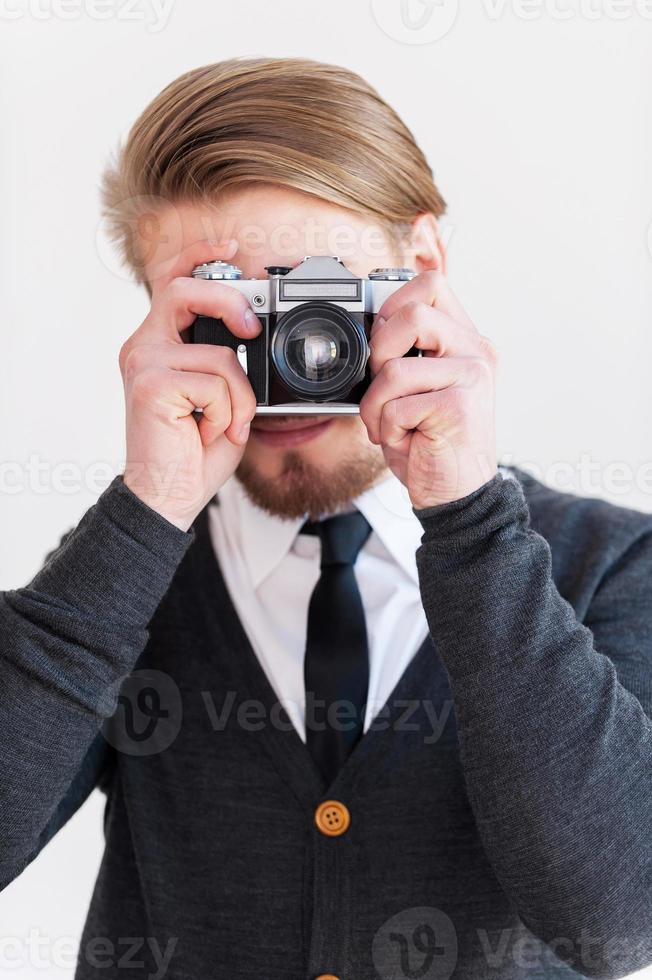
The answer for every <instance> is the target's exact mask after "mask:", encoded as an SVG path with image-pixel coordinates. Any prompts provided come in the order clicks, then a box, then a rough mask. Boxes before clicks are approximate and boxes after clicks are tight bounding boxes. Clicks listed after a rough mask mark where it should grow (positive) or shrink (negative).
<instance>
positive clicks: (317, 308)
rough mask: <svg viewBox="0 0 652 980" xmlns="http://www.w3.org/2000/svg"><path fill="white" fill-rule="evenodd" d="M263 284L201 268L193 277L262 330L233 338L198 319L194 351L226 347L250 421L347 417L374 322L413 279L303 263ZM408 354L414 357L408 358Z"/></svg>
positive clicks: (329, 260)
mask: <svg viewBox="0 0 652 980" xmlns="http://www.w3.org/2000/svg"><path fill="white" fill-rule="evenodd" d="M266 271H267V272H268V273H269V278H268V279H243V278H242V272H241V270H240V269H239V268H238V267H237V266H235V265H230V264H229V263H227V262H206V263H204V264H203V265H198V266H197V267H196V268H195V269H193V273H192V274H193V277H194V278H197V279H207V280H211V281H215V282H222V283H224V284H225V285H228V286H232V287H233V288H234V289H237V290H239V291H240V292H241V293H243V294H244V295H245V296H246V298H247V300H248V301H249V303H250V305H251V307H252V308H253V310H254V311H255V312H256V314H257V315H258V317H259V319H260V321H261V323H262V326H263V329H262V332H261V333H260V334H259V336H257V337H255V338H254V339H253V340H241V339H240V338H239V337H235V336H234V335H233V334H232V333H231V331H230V330H229V329H228V328H227V327H226V326H225V325H224V323H223V322H222V320H216V319H214V318H213V317H207V316H198V317H197V319H196V320H195V322H194V323H193V325H192V327H191V335H190V339H191V342H192V343H195V344H218V345H220V346H224V347H231V348H232V349H233V350H234V351H235V352H236V355H237V357H238V360H239V362H240V364H241V365H242V367H243V368H244V370H245V373H246V374H247V376H248V378H249V381H250V382H251V386H252V388H253V390H254V393H255V395H256V402H257V406H258V407H257V409H256V414H271V415H334V414H348V415H355V414H357V413H358V412H359V405H360V400H361V398H362V396H363V395H364V393H365V391H366V390H367V388H368V386H369V382H370V377H369V369H368V366H367V362H368V359H369V336H370V333H371V326H372V323H373V319H374V316H375V314H376V313H377V312H378V310H379V309H380V307H381V306H382V305H383V303H384V302H385V300H386V299H387V297H388V296H390V295H391V294H392V293H393V292H395V291H396V290H397V289H398V288H400V286H401V285H403V283H404V282H406V281H408V280H410V279H412V278H414V276H415V275H416V273H415V272H413V271H412V269H374V270H373V271H372V272H370V273H369V277H368V278H367V279H359V278H358V277H357V276H354V275H353V273H352V272H350V271H349V270H348V269H347V268H346V266H345V265H344V263H343V262H341V261H340V259H339V258H337V256H327V255H316V256H307V257H306V258H305V259H304V260H303V261H302V262H300V263H299V264H298V265H297V266H295V267H294V268H290V267H285V266H268V267H267V269H266ZM410 353H414V354H416V353H418V352H417V351H416V350H414V351H411V352H410Z"/></svg>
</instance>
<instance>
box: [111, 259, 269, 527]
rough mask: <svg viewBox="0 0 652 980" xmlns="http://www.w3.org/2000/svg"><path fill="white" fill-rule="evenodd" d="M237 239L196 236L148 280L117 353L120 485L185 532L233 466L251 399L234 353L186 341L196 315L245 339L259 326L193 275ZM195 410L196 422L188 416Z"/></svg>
mask: <svg viewBox="0 0 652 980" xmlns="http://www.w3.org/2000/svg"><path fill="white" fill-rule="evenodd" d="M236 250H237V243H236V242H233V241H227V242H219V243H215V242H199V243H197V244H196V245H193V246H192V247H191V248H189V249H187V250H186V251H185V252H184V253H183V255H182V256H180V258H179V262H178V263H177V265H176V268H175V273H176V275H175V276H174V277H173V278H168V279H166V280H165V281H162V282H159V283H155V284H154V286H153V297H152V307H151V310H150V312H149V314H148V315H147V317H146V318H145V320H144V321H143V323H142V324H141V326H140V327H139V328H138V330H136V332H135V333H134V334H133V335H132V336H131V337H130V338H129V340H127V342H126V343H125V344H124V346H123V347H122V350H121V351H120V370H121V372H122V377H123V381H124V387H125V401H126V413H127V462H126V466H125V472H124V483H125V485H126V486H127V487H129V489H130V490H131V491H132V492H133V493H135V494H136V496H138V497H139V498H140V499H141V500H142V501H143V502H144V503H146V504H147V505H148V506H149V507H151V508H153V509H154V510H156V511H158V513H159V514H161V515H162V516H163V517H165V518H166V519H167V520H168V521H170V522H171V523H172V524H175V525H176V526H177V527H178V528H181V530H183V531H187V530H188V528H189V527H190V525H191V524H192V522H193V520H194V519H195V517H196V516H197V514H198V513H199V512H200V510H201V509H202V508H203V507H204V506H205V505H206V504H207V503H208V501H209V500H210V499H211V497H212V496H213V495H214V494H215V493H216V492H217V491H218V490H219V488H220V487H221V486H222V484H223V483H225V481H226V480H227V479H228V478H229V477H230V476H231V475H232V473H233V472H234V471H235V469H236V467H237V465H238V463H239V462H240V460H241V458H242V455H243V452H244V447H245V445H246V442H247V438H248V435H249V425H250V423H251V420H252V418H253V416H254V413H255V411H256V398H255V395H254V392H253V389H252V387H251V385H250V383H249V380H248V378H247V376H246V374H245V372H244V371H243V369H242V367H241V366H240V364H239V363H238V360H237V358H236V355H235V352H234V351H233V350H231V349H229V348H227V347H218V346H215V345H211V344H186V343H184V341H183V336H182V334H183V331H184V330H186V329H187V328H188V327H189V326H190V325H191V324H192V323H193V321H194V320H195V318H196V317H197V316H198V315H199V314H203V315H205V316H211V317H215V318H216V319H220V320H223V321H224V323H225V325H226V326H227V327H228V328H229V330H230V331H231V333H233V334H235V336H236V337H241V338H243V339H251V338H252V337H255V336H257V335H258V334H259V333H260V330H261V324H260V320H259V319H258V317H257V316H256V315H255V313H254V312H253V310H252V309H251V307H250V306H249V303H248V302H247V300H246V299H245V297H244V296H243V295H242V294H241V293H239V292H238V291H237V290H236V289H233V288H232V287H230V286H226V285H223V284H222V283H218V282H209V281H206V280H201V279H192V278H191V273H192V270H193V268H194V267H195V265H197V264H199V263H200V262H208V261H214V260H216V259H224V260H228V259H230V258H232V257H233V255H234V254H235V252H236ZM197 408H201V409H202V411H203V414H202V416H201V418H200V419H199V421H197V420H196V418H195V417H194V415H193V412H194V411H195V409H197Z"/></svg>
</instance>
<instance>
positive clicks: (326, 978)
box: [315, 973, 340, 980]
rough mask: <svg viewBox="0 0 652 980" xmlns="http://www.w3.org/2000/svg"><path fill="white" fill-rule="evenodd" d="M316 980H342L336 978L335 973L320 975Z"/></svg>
mask: <svg viewBox="0 0 652 980" xmlns="http://www.w3.org/2000/svg"><path fill="white" fill-rule="evenodd" d="M315 980H340V978H339V977H336V976H335V974H334V973H320V974H319V976H318V977H315Z"/></svg>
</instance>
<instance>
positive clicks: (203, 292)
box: [137, 277, 262, 342]
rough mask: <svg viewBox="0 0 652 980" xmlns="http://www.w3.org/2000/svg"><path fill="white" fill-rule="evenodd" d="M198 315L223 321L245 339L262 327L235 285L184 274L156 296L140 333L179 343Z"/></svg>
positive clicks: (142, 336)
mask: <svg viewBox="0 0 652 980" xmlns="http://www.w3.org/2000/svg"><path fill="white" fill-rule="evenodd" d="M198 316H209V317H214V318H215V319H216V320H222V321H223V322H224V324H225V325H226V326H227V327H228V329H229V330H230V331H231V333H232V334H234V336H236V337H242V338H244V339H250V338H252V337H256V336H257V335H258V334H259V333H260V331H261V328H262V325H261V322H260V320H259V319H258V317H257V316H256V314H255V313H254V311H253V310H252V308H251V306H250V304H249V301H248V300H247V299H246V297H245V296H244V295H243V294H242V293H241V292H240V291H239V290H237V289H234V288H233V286H227V285H225V284H224V283H221V282H211V281H210V280H208V279H192V278H183V277H180V278H177V279H174V280H173V281H172V282H171V283H170V284H169V285H168V286H167V287H166V289H164V290H163V292H161V293H159V294H158V296H157V297H156V298H155V300H154V301H153V303H152V309H151V313H150V314H149V316H148V317H147V319H146V320H145V322H144V323H143V325H142V327H141V328H140V336H141V338H145V339H146V340H147V341H149V342H152V340H153V339H154V338H156V339H158V340H159V341H160V340H165V339H168V340H175V341H177V342H179V341H181V339H182V338H181V333H182V331H183V330H186V329H187V328H188V327H189V326H190V325H191V324H192V323H194V321H195V319H196V318H197V317H198ZM137 332H138V331H137Z"/></svg>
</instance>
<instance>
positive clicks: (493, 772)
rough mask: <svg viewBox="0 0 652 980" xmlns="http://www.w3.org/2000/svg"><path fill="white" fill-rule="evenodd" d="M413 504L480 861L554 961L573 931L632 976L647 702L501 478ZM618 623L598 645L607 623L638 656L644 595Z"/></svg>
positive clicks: (651, 951)
mask: <svg viewBox="0 0 652 980" xmlns="http://www.w3.org/2000/svg"><path fill="white" fill-rule="evenodd" d="M416 513H417V515H418V516H419V518H420V520H421V521H422V524H423V527H424V532H425V533H424V536H423V539H422V540H423V543H422V546H421V548H420V550H419V552H418V555H417V558H418V565H419V574H420V581H421V589H422V594H423V601H424V606H425V609H426V613H427V616H428V620H429V624H430V630H431V634H432V637H433V639H434V641H435V644H436V646H437V650H438V652H439V654H440V655H441V657H442V659H443V661H444V663H445V665H446V668H447V670H448V673H449V676H450V681H451V688H452V693H453V698H454V702H455V709H456V715H457V719H458V726H459V733H460V753H461V761H462V764H463V768H464V773H465V779H466V784H467V789H468V793H469V799H470V802H471V805H472V808H473V811H474V814H475V817H476V821H477V824H478V828H479V831H480V834H481V837H482V840H483V844H484V846H485V849H486V852H487V856H488V858H489V860H490V861H491V863H492V865H493V867H494V870H495V872H496V874H497V876H498V878H499V880H500V882H501V884H502V886H503V887H504V888H505V890H506V892H507V893H508V894H509V896H510V898H511V899H512V900H513V902H514V903H515V906H516V908H517V909H518V912H519V914H520V916H521V918H522V919H523V921H524V922H525V924H526V925H527V926H528V927H529V928H530V929H531V930H532V931H533V932H534V933H535V934H537V935H538V936H540V937H541V938H542V939H544V940H545V941H547V942H552V941H556V943H557V948H558V949H559V954H560V955H563V954H564V953H565V952H566V951H567V949H568V945H569V944H572V947H573V949H574V950H575V951H577V949H578V945H577V944H579V943H581V942H582V935H584V942H585V943H589V942H590V941H592V942H593V946H590V947H589V948H588V949H587V950H585V953H584V955H585V957H588V958H589V960H588V962H586V963H584V968H587V972H588V973H589V974H590V973H592V972H594V973H595V975H609V973H610V970H611V969H612V967H613V957H614V949H613V947H614V943H618V942H621V943H622V944H623V947H624V949H626V950H627V953H626V958H625V959H621V960H620V964H621V965H624V969H623V970H622V973H625V972H628V971H630V970H634V969H636V968H637V967H638V966H639V965H644V964H646V963H648V962H649V960H650V956H651V955H652V929H651V923H650V908H651V907H652V894H651V893H650V872H649V862H650V840H651V839H652V776H651V774H652V723H651V722H650V719H649V717H648V715H647V714H646V710H647V711H649V704H645V707H644V706H643V705H642V703H641V701H639V700H638V699H637V697H635V696H634V695H633V694H632V693H630V691H628V690H627V689H626V688H625V686H624V685H623V683H622V682H621V681H620V680H619V677H618V674H617V671H616V668H615V666H614V664H613V662H612V661H611V660H610V659H608V656H609V652H610V651H609V650H608V649H606V648H605V649H604V650H602V651H601V649H600V631H599V630H598V629H596V630H595V631H594V632H592V631H591V630H589V629H587V628H586V627H584V626H582V625H581V624H580V623H579V622H578V620H577V617H576V615H575V613H574V611H573V609H572V607H571V606H570V605H569V604H568V603H567V602H566V601H565V600H564V599H563V598H562V597H561V596H560V594H559V592H558V590H557V588H556V586H555V584H554V582H553V578H552V571H551V554H550V549H549V546H548V544H547V542H546V541H545V540H544V539H543V538H542V537H541V536H540V535H538V534H536V533H535V532H534V531H532V530H531V529H530V527H529V516H528V510H527V505H526V502H525V499H524V497H523V494H522V490H521V488H520V486H519V484H518V483H517V482H516V481H515V480H502V479H501V477H500V476H498V477H496V478H495V479H493V480H492V481H490V482H489V483H488V484H486V485H485V486H484V487H483V488H481V489H480V490H479V491H477V492H476V493H474V494H472V495H470V496H469V497H468V498H466V499H464V500H461V501H457V502H455V503H453V504H448V505H445V506H442V507H435V508H429V509H427V510H422V511H417V512H416ZM639 551H640V553H639V554H638V556H637V561H638V563H639V566H640V567H637V572H636V575H637V576H642V578H645V577H647V578H648V579H649V578H651V577H652V548H651V547H650V546H649V544H648V546H647V548H643V547H642V548H640V549H639ZM646 563H647V564H646ZM645 564H646V567H643V566H644V565H645ZM628 594H630V595H631V590H628ZM616 605H618V604H617V603H616ZM621 605H622V604H621ZM627 617H628V619H627V622H626V623H625V622H623V623H622V624H621V625H620V626H619V627H618V629H616V630H615V631H614V630H610V631H608V634H607V632H605V646H606V647H608V646H609V643H610V642H612V640H613V636H614V633H615V634H617V635H618V636H621V637H622V643H623V644H629V645H630V646H632V645H633V647H634V649H633V653H634V655H635V657H636V656H647V657H650V650H651V649H652V631H651V630H650V626H649V618H650V607H649V603H647V602H645V601H644V600H643V599H640V600H638V601H637V600H636V597H635V596H634V595H631V605H630V608H629V609H628V610H627ZM607 635H608V637H609V641H608V642H607V640H606V637H607ZM614 652H616V651H614ZM603 654H607V655H606V656H605V655H603ZM583 930H584V933H583ZM609 944H611V945H609ZM553 948H555V947H554V943H553ZM620 952H621V953H622V950H621V951H620ZM623 955H625V954H623ZM608 960H610V961H611V963H609V962H607V961H608Z"/></svg>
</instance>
